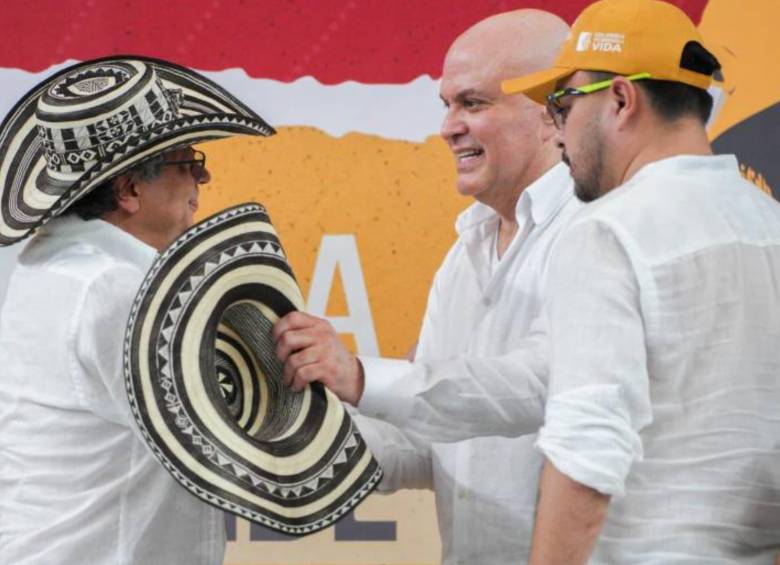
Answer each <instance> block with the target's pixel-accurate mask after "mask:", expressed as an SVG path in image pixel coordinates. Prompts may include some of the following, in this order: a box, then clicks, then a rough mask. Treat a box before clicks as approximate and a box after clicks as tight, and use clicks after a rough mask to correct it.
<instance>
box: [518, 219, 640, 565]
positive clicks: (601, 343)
mask: <svg viewBox="0 0 780 565" xmlns="http://www.w3.org/2000/svg"><path fill="white" fill-rule="evenodd" d="M635 268H636V267H635V265H634V264H633V262H632V261H631V259H630V257H629V254H628V252H627V251H626V248H625V247H624V244H623V243H622V242H621V241H620V239H619V238H618V237H617V236H616V235H615V233H614V232H613V231H612V228H611V227H609V226H605V225H602V224H600V223H597V222H595V221H592V220H587V221H585V222H580V223H578V224H575V225H573V226H572V227H571V228H570V229H569V230H568V231H567V233H566V234H565V235H564V236H563V237H562V239H561V240H560V242H559V245H558V247H557V248H556V250H555V253H554V256H553V259H552V265H551V271H550V279H549V281H550V285H551V292H550V295H549V296H550V298H549V300H548V303H547V304H546V311H547V313H548V316H549V327H550V342H551V350H552V358H551V359H552V361H551V373H550V393H549V400H548V402H547V406H546V419H545V425H544V427H543V428H542V430H541V431H540V434H539V439H538V441H537V446H538V447H539V448H540V450H541V451H542V452H543V453H544V455H545V456H546V458H547V463H546V467H545V471H544V476H543V479H542V483H541V496H540V499H539V504H538V508H537V525H536V531H535V533H534V542H533V546H532V547H533V548H532V553H531V554H532V556H533V558H534V560H535V562H536V563H558V562H561V563H563V562H565V563H585V562H587V559H588V557H589V555H590V553H591V551H592V550H593V548H594V546H595V542H596V540H597V537H598V533H599V531H600V529H601V526H602V524H603V522H604V519H605V515H606V511H607V505H608V502H609V497H610V496H612V495H622V494H623V493H624V490H625V480H626V477H627V475H628V473H629V470H630V468H631V465H632V463H633V462H634V461H636V460H639V459H641V457H642V442H641V439H640V437H639V433H638V432H639V430H641V429H642V428H643V427H644V426H646V425H647V424H648V423H649V422H650V421H651V419H652V418H651V407H650V399H649V378H648V374H647V354H646V347H645V332H644V320H643V316H642V308H641V306H640V287H639V280H643V281H648V280H649V279H648V278H647V277H644V276H643V275H639V277H641V279H640V278H638V275H637V272H636V270H635ZM640 268H641V267H640ZM646 284H647V283H646ZM556 559H560V560H561V561H556Z"/></svg>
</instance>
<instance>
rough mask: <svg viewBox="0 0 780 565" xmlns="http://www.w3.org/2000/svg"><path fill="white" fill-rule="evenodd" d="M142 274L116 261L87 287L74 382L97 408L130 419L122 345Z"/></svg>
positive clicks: (79, 316) (79, 313) (108, 415)
mask: <svg viewBox="0 0 780 565" xmlns="http://www.w3.org/2000/svg"><path fill="white" fill-rule="evenodd" d="M141 280H142V274H141V273H140V272H138V271H137V270H134V269H132V268H129V267H112V268H111V269H109V270H107V271H105V272H104V273H102V274H101V275H99V276H98V277H97V278H96V279H95V280H94V281H92V283H91V284H90V285H89V286H88V287H87V288H86V289H85V291H84V295H83V297H82V299H83V303H82V304H81V307H80V308H79V309H78V310H77V313H76V316H77V319H76V320H74V323H76V324H77V328H76V334H75V348H74V351H75V359H74V362H73V364H72V366H71V371H70V373H71V376H72V378H73V381H74V386H76V388H77V389H78V392H79V393H80V397H81V398H82V402H84V403H85V405H86V407H88V408H89V409H90V410H92V411H93V412H94V413H95V414H98V415H100V416H101V417H102V418H105V419H107V420H110V421H112V422H115V423H118V424H122V425H129V423H130V422H131V421H132V420H133V417H132V414H131V413H130V405H129V403H128V400H127V392H126V389H125V379H124V371H123V364H122V359H123V345H124V337H125V331H126V329H127V319H128V316H129V314H130V307H131V306H132V304H133V300H134V298H135V295H136V293H137V291H138V287H139V286H140V283H141Z"/></svg>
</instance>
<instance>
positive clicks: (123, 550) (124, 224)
mask: <svg viewBox="0 0 780 565" xmlns="http://www.w3.org/2000/svg"><path fill="white" fill-rule="evenodd" d="M272 133H274V130H273V129H272V128H271V127H270V126H268V125H267V124H266V123H265V122H264V121H263V120H262V119H261V118H260V117H259V116H257V115H256V114H255V113H254V112H252V111H251V110H249V109H248V108H247V107H246V106H244V105H243V104H241V103H240V102H239V101H238V100H236V99H235V98H233V97H232V96H231V95H230V94H228V93H227V92H225V91H224V90H223V89H222V88H220V87H219V86H217V85H215V84H214V83H212V82H210V81H208V80H207V79H204V78H203V77H201V76H199V75H197V74H196V73H194V72H192V71H190V70H188V69H185V68H182V67H179V66H176V65H172V64H169V63H166V62H163V61H158V60H152V59H144V58H136V57H114V58H107V59H102V60H97V61H90V62H86V63H82V64H79V65H76V66H73V67H70V68H67V69H65V70H63V71H61V72H60V73H58V74H57V75H55V76H54V77H51V78H49V79H48V80H46V81H45V82H43V83H41V84H40V85H38V86H36V87H35V88H34V89H33V90H32V91H31V92H30V93H28V94H27V95H26V96H25V97H24V98H23V99H22V100H21V101H20V102H19V103H18V104H17V105H16V107H15V108H14V109H13V110H12V111H11V113H10V114H9V116H8V118H7V119H6V120H5V122H4V123H3V124H2V126H1V127H0V198H1V201H2V209H1V210H0V244H3V245H8V244H13V243H15V242H17V241H19V240H21V239H24V238H26V237H27V236H28V235H32V233H33V232H35V235H34V236H33V238H32V239H31V240H30V241H29V243H28V244H27V246H26V247H25V249H24V250H23V251H22V253H21V255H20V257H19V264H18V266H17V268H16V270H15V271H14V273H13V275H12V278H11V281H10V285H9V290H8V295H7V299H6V302H5V305H4V307H3V310H2V316H0V324H2V325H1V326H0V367H2V379H0V429H2V433H1V434H0V469H2V472H0V562H2V563H14V564H17V565H19V564H24V563H47V564H53V563H62V564H72V563H89V564H102V563H105V564H114V563H128V564H129V563H134V564H135V563H138V564H151V563H165V564H167V565H170V564H176V563H181V564H187V565H192V564H213V563H219V562H221V561H222V557H223V553H224V544H225V533H224V519H223V515H222V512H220V511H219V510H217V509H215V508H213V507H211V506H208V505H207V504H205V503H203V502H201V501H200V500H198V499H197V498H195V497H193V496H191V495H190V493H188V492H187V491H186V490H185V489H183V488H182V487H181V486H180V485H179V484H178V483H176V481H175V480H174V478H173V477H171V476H170V475H169V474H168V472H167V471H166V470H165V469H164V468H163V467H162V465H160V464H159V463H158V461H157V460H156V459H155V458H154V456H153V455H152V453H151V451H149V450H148V448H147V447H146V445H144V444H143V442H142V440H141V438H140V437H139V436H138V435H137V431H136V430H135V429H134V427H133V424H132V420H133V416H132V415H131V413H130V407H129V404H128V400H127V396H126V393H125V385H124V380H123V372H122V345H123V338H124V333H125V324H126V321H127V319H128V312H129V310H130V307H131V304H132V302H133V299H134V298H135V295H136V292H137V291H138V287H139V285H140V283H141V281H142V280H143V277H144V275H145V273H146V271H147V270H148V268H149V266H150V265H151V263H152V261H153V260H154V258H155V256H156V254H157V252H158V251H159V250H161V249H163V248H164V247H166V246H167V245H168V244H169V243H171V242H172V241H173V240H174V239H175V238H176V237H177V236H178V235H179V234H180V233H181V232H183V231H184V230H185V229H186V228H188V227H189V226H190V225H191V224H192V218H193V213H194V211H195V210H196V209H197V205H198V186H199V185H200V184H202V183H205V182H207V181H208V180H209V178H210V176H209V172H208V170H207V169H206V163H205V155H204V154H203V153H201V152H200V151H195V150H193V148H192V145H193V144H194V143H199V142H203V141H207V140H211V139H218V138H222V137H227V136H231V135H238V134H244V135H270V134H272Z"/></svg>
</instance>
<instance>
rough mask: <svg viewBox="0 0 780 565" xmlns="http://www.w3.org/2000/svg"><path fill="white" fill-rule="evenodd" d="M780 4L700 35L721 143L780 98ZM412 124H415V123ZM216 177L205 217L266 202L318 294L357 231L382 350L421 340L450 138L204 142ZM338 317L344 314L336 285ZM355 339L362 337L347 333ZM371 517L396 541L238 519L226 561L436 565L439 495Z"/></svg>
mask: <svg viewBox="0 0 780 565" xmlns="http://www.w3.org/2000/svg"><path fill="white" fill-rule="evenodd" d="M778 21H780V2H779V1H778V0H750V2H736V1H735V0H711V1H710V2H709V4H708V6H707V8H706V9H705V11H704V14H703V17H702V21H701V24H700V29H701V30H702V32H703V34H704V36H705V40H706V41H707V43H708V47H710V48H712V49H714V50H715V52H716V54H717V56H718V58H719V59H720V60H721V63H722V65H723V75H724V77H725V82H724V83H723V85H722V86H723V88H724V90H725V91H726V93H727V94H728V97H729V98H728V101H727V103H726V105H725V106H724V108H723V109H722V111H721V113H720V115H719V116H718V118H717V120H715V122H714V124H713V126H712V128H711V129H710V136H711V138H714V137H717V136H718V135H719V134H720V133H722V132H724V131H725V130H727V129H728V128H729V127H731V126H733V125H735V124H737V123H739V122H740V121H742V120H744V119H746V118H748V117H750V116H751V115H753V114H755V113H756V112H758V111H760V110H763V109H764V108H766V107H768V106H770V105H772V104H774V103H776V102H777V101H778V92H780V73H778V72H777V68H776V67H777V63H778V61H780V43H778V42H777V41H776V40H775V35H776V23H777V22H778ZM410 119H413V118H410ZM205 149H206V151H207V152H208V159H209V168H210V170H211V171H212V174H213V177H214V178H213V180H212V182H211V184H210V187H209V188H208V189H206V190H205V191H204V192H203V193H202V196H201V210H200V214H199V215H200V216H201V217H204V216H206V215H209V214H211V213H214V212H216V211H218V210H221V209H223V208H225V207H227V206H230V205H233V204H237V203H239V202H245V201H249V200H253V201H257V202H261V203H262V204H264V205H265V206H266V207H267V208H268V210H269V212H270V214H271V218H272V221H273V222H274V225H275V226H276V228H277V230H278V231H279V234H280V237H281V240H282V243H283V244H284V246H285V249H286V251H287V253H288V256H289V258H290V262H291V264H292V267H293V269H294V271H295V273H296V275H297V277H298V280H299V283H300V285H301V289H302V291H303V295H304V297H308V293H309V285H310V282H311V276H312V271H313V268H314V262H315V259H316V255H317V252H318V249H319V245H320V240H321V238H322V235H323V234H354V235H355V237H356V240H357V245H358V251H359V254H360V260H361V266H362V269H363V275H364V277H365V283H366V288H367V291H368V297H369V301H370V304H371V311H372V315H373V318H374V325H375V329H376V332H377V338H378V342H379V347H380V352H381V354H382V355H385V356H391V357H399V356H402V355H404V354H405V353H406V351H407V350H408V349H409V347H410V346H411V345H412V344H413V342H414V340H415V337H416V335H417V332H418V331H419V325H420V320H421V316H422V312H423V309H424V306H425V300H426V298H427V292H428V288H429V286H430V282H431V280H432V277H433V274H434V272H435V269H436V268H437V266H438V265H439V264H440V262H441V260H442V259H443V257H444V254H445V252H446V250H447V249H448V248H449V246H450V245H451V243H452V241H453V240H454V237H455V234H454V231H453V226H452V224H453V220H454V219H455V217H456V215H457V213H458V212H459V211H460V210H462V209H463V208H464V207H465V206H466V205H468V201H467V200H465V199H463V198H461V197H459V196H457V195H456V193H455V190H454V185H455V174H454V166H453V163H452V158H451V156H450V154H449V152H448V151H447V149H446V147H445V145H444V143H443V142H442V141H441V140H440V139H439V138H437V137H431V138H430V139H428V140H427V141H426V142H425V143H409V142H401V141H390V140H385V139H381V138H378V137H374V136H367V135H361V134H349V135H347V136H345V137H343V138H333V137H331V136H329V135H327V134H324V133H322V132H320V131H318V130H316V129H313V128H305V127H296V128H281V129H280V131H279V134H278V135H277V136H275V137H273V138H270V139H262V140H258V139H240V138H239V139H233V140H226V141H220V142H216V143H211V144H208V145H207V146H205ZM334 283H335V284H334V288H333V291H332V294H331V296H330V300H329V304H328V314H329V315H344V314H346V305H345V301H344V296H343V292H342V290H341V284H340V282H339V280H338V278H337V279H336V280H335V281H334ZM345 341H346V342H347V343H351V344H354V341H353V340H351V339H350V338H349V336H345ZM357 516H358V518H359V519H361V520H395V521H397V523H398V541H397V542H334V541H333V539H334V538H333V529H332V528H331V529H329V530H326V531H323V532H320V533H318V534H316V535H314V536H310V537H307V538H303V539H301V540H297V541H293V542H252V543H249V542H248V539H249V534H248V525H247V524H246V523H244V522H240V521H239V526H238V542H237V543H230V544H229V545H228V552H227V555H226V561H225V562H226V563H227V564H228V565H260V564H278V565H283V564H312V565H314V564H316V565H336V564H345V565H346V564H354V565H358V564H363V565H369V564H379V563H382V564H387V565H393V564H398V565H401V564H408V565H413V564H414V565H423V564H432V563H438V560H439V555H440V544H439V541H438V533H437V529H436V518H435V512H434V507H433V496H432V495H431V493H427V492H412V491H402V492H400V493H396V494H394V495H392V496H386V497H385V496H380V495H373V496H372V497H370V498H369V500H368V501H367V502H366V503H365V504H363V505H362V506H361V507H360V508H359V509H358V510H357Z"/></svg>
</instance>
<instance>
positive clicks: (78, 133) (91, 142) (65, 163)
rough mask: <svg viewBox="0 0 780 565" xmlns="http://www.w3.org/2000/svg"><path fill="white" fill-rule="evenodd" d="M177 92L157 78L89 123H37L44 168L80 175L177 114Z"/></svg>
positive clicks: (69, 176)
mask: <svg viewBox="0 0 780 565" xmlns="http://www.w3.org/2000/svg"><path fill="white" fill-rule="evenodd" d="M176 94H177V93H168V92H167V91H166V90H165V89H164V88H163V87H162V85H161V84H160V82H159V80H155V81H153V82H152V83H151V85H150V88H148V89H147V90H146V92H145V93H139V96H137V97H135V98H134V99H133V100H131V101H130V102H129V103H128V104H127V105H126V106H125V107H124V108H123V109H121V110H119V111H116V112H114V113H112V114H110V115H108V116H107V117H105V118H104V119H102V120H97V121H93V122H91V123H84V124H77V125H74V123H73V122H69V123H68V127H51V126H49V125H48V124H47V123H46V122H42V123H40V125H39V126H38V137H39V139H40V140H41V144H42V147H43V150H44V156H45V159H46V168H47V171H48V173H49V174H50V175H51V176H52V177H53V178H59V179H72V178H73V177H74V176H80V175H81V174H83V173H84V172H85V171H87V170H88V169H89V168H90V167H92V166H94V165H95V163H97V162H98V161H99V160H102V159H105V158H106V157H107V156H109V155H111V154H112V153H114V152H116V151H117V150H118V149H120V148H122V147H124V146H125V145H126V144H127V143H128V142H129V141H130V140H132V139H134V138H135V137H137V136H138V135H139V134H142V133H144V132H147V131H149V130H151V129H154V128H156V127H159V126H160V125H162V124H165V123H167V122H170V121H172V120H174V119H176V118H177V117H178V104H177V101H176Z"/></svg>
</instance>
